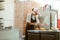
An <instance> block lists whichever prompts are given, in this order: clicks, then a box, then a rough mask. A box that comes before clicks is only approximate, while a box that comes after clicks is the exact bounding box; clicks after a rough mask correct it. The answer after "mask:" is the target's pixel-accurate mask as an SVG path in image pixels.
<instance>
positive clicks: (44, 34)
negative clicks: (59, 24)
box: [28, 30, 60, 40]
mask: <svg viewBox="0 0 60 40" xmlns="http://www.w3.org/2000/svg"><path fill="white" fill-rule="evenodd" d="M28 40H60V30H59V31H56V30H55V31H54V30H45V31H43V30H28Z"/></svg>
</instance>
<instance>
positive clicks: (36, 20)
mask: <svg viewBox="0 0 60 40" xmlns="http://www.w3.org/2000/svg"><path fill="white" fill-rule="evenodd" d="M36 21H37V23H40V22H39V19H38V15H37V16H36Z"/></svg>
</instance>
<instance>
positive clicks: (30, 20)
mask: <svg viewBox="0 0 60 40" xmlns="http://www.w3.org/2000/svg"><path fill="white" fill-rule="evenodd" d="M26 22H27V25H26V35H25V40H28V32H27V30H34V26H35V25H38V24H39V19H38V13H37V10H36V9H35V8H33V9H32V13H30V14H28V15H27V19H26Z"/></svg>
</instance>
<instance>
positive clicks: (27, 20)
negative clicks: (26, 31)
mask: <svg viewBox="0 0 60 40" xmlns="http://www.w3.org/2000/svg"><path fill="white" fill-rule="evenodd" d="M30 18H31V16H30V15H29V14H27V17H26V22H30Z"/></svg>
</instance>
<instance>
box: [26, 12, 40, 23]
mask: <svg viewBox="0 0 60 40" xmlns="http://www.w3.org/2000/svg"><path fill="white" fill-rule="evenodd" d="M31 14H32V13H29V14H27V17H26V22H31ZM32 19H33V20H35V16H34V15H33V16H32ZM36 21H37V22H36V23H39V19H38V15H36Z"/></svg>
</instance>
